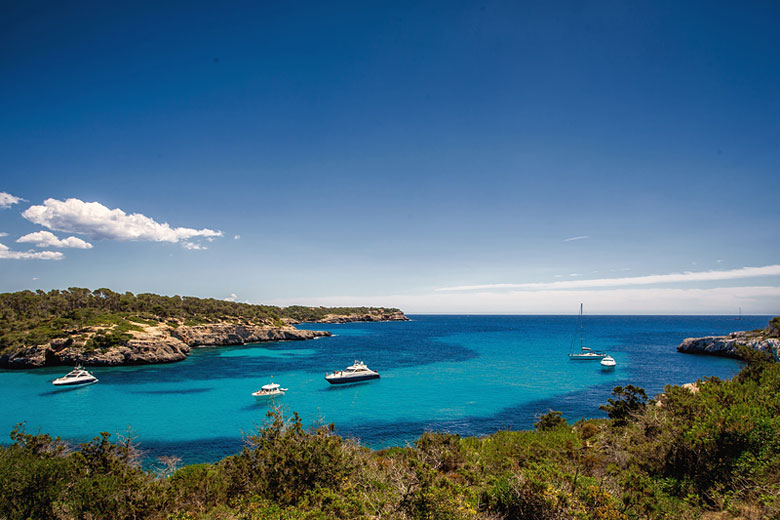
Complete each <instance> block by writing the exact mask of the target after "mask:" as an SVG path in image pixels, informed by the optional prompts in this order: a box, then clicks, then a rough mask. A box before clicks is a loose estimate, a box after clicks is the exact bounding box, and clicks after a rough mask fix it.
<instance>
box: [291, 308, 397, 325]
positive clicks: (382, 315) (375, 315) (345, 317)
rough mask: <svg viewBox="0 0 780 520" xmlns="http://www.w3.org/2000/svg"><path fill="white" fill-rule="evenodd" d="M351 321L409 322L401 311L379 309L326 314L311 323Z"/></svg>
mask: <svg viewBox="0 0 780 520" xmlns="http://www.w3.org/2000/svg"><path fill="white" fill-rule="evenodd" d="M353 321H409V318H408V317H406V315H405V314H404V313H403V312H402V311H385V310H383V309H380V310H379V311H375V312H365V313H361V314H328V315H326V316H324V317H322V318H319V319H317V320H314V321H313V322H312V323H350V322H353ZM291 323H296V322H291Z"/></svg>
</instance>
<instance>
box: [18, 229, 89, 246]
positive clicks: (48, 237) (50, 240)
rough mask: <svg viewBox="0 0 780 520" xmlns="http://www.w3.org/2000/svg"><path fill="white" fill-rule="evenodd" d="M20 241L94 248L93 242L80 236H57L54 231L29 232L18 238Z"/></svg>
mask: <svg viewBox="0 0 780 520" xmlns="http://www.w3.org/2000/svg"><path fill="white" fill-rule="evenodd" d="M16 241H17V242H19V243H32V244H35V245H36V246H38V247H73V248H76V249H92V244H90V243H89V242H86V241H84V240H82V239H80V238H78V237H72V236H71V237H68V238H62V239H60V238H57V237H56V235H54V233H50V232H49V231H38V232H36V233H28V234H27V235H24V236H22V237H19V238H18V239H17V240H16Z"/></svg>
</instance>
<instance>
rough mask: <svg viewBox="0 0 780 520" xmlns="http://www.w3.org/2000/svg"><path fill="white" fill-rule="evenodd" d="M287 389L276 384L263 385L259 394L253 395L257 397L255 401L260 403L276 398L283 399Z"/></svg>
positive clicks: (254, 393) (253, 393)
mask: <svg viewBox="0 0 780 520" xmlns="http://www.w3.org/2000/svg"><path fill="white" fill-rule="evenodd" d="M287 390H288V389H287V388H282V387H281V385H277V384H276V383H271V384H268V385H263V386H261V387H260V390H258V391H257V392H252V395H253V396H255V399H257V400H258V401H263V400H265V399H271V398H274V397H281V396H283V395H284V393H285V392H286V391H287Z"/></svg>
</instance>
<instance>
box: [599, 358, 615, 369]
mask: <svg viewBox="0 0 780 520" xmlns="http://www.w3.org/2000/svg"><path fill="white" fill-rule="evenodd" d="M615 365H617V361H615V358H613V357H612V356H604V359H602V360H601V366H602V367H603V368H615Z"/></svg>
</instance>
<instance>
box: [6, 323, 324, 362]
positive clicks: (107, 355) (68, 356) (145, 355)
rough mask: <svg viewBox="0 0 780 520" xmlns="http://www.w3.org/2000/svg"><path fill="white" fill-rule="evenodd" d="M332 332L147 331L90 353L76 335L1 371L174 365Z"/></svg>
mask: <svg viewBox="0 0 780 520" xmlns="http://www.w3.org/2000/svg"><path fill="white" fill-rule="evenodd" d="M330 335H331V333H330V332H328V331H318V330H299V329H296V328H294V327H290V326H285V327H269V326H255V325H246V324H230V323H216V324H208V325H195V326H179V327H176V328H171V327H166V326H159V327H146V328H145V329H144V331H143V332H133V337H132V339H130V340H128V341H127V342H126V343H125V344H122V345H116V346H113V347H110V348H107V349H92V350H87V349H85V348H84V347H83V344H80V343H79V342H78V341H77V340H75V339H74V337H71V336H69V337H64V338H56V339H54V340H52V341H51V342H49V343H48V344H45V345H33V346H28V347H24V348H22V349H19V350H17V351H15V352H12V353H7V354H3V355H2V356H0V367H2V368H20V369H25V368H41V367H48V366H62V365H76V364H81V365H84V366H121V365H145V364H154V363H172V362H175V361H181V360H183V359H185V358H186V357H187V356H188V355H189V353H190V350H191V349H192V348H194V347H199V346H206V345H208V346H212V345H213V346H230V345H245V344H247V343H261V342H266V341H300V340H308V339H314V338H318V337H323V336H330Z"/></svg>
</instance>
